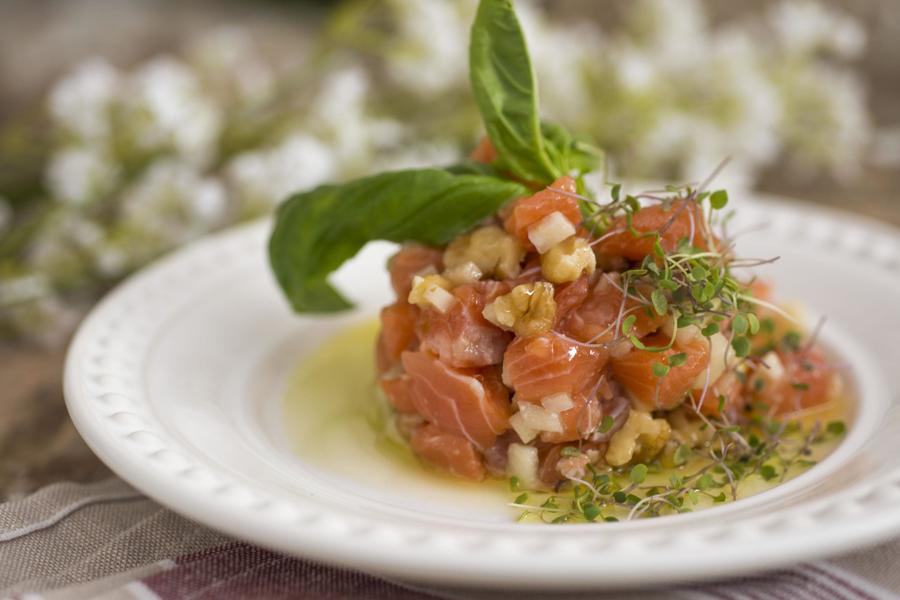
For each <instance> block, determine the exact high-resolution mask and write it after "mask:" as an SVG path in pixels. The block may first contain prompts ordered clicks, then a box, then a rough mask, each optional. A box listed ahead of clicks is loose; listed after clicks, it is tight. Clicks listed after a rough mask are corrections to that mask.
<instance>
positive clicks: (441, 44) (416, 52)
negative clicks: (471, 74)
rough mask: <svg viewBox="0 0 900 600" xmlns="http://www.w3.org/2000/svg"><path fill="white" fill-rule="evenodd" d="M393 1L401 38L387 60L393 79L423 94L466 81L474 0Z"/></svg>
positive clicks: (433, 92)
mask: <svg viewBox="0 0 900 600" xmlns="http://www.w3.org/2000/svg"><path fill="white" fill-rule="evenodd" d="M392 5H393V7H394V9H395V10H396V11H397V13H398V20H399V22H398V27H399V30H400V31H399V33H398V36H399V37H400V38H402V40H403V44H402V45H401V46H400V47H399V48H398V49H397V51H396V55H394V56H392V58H391V60H390V61H389V62H388V69H389V73H390V74H391V76H392V77H393V78H394V80H395V81H397V82H398V83H399V84H401V85H402V86H404V87H406V88H408V89H410V90H412V91H414V92H417V93H421V94H426V95H431V94H438V93H440V92H443V91H446V90H449V89H453V88H458V87H460V86H461V85H465V83H466V82H467V81H468V64H469V62H468V47H469V46H468V39H469V28H470V26H471V23H472V20H473V19H474V17H475V9H476V7H477V3H476V2H475V0H415V1H413V2H410V1H408V0H393V2H392Z"/></svg>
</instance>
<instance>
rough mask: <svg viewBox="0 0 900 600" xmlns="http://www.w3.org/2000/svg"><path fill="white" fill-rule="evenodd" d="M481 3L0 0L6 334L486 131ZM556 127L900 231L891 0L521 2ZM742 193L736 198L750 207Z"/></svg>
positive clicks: (456, 148)
mask: <svg viewBox="0 0 900 600" xmlns="http://www.w3.org/2000/svg"><path fill="white" fill-rule="evenodd" d="M475 5H476V0H347V1H344V2H299V1H288V0H281V1H269V2H249V1H246V2H237V1H230V2H228V1H220V2H214V1H211V0H201V1H195V2H190V3H187V2H181V3H179V2H175V1H174V0H173V1H165V0H118V1H115V2H111V1H104V0H56V1H53V0H31V1H28V2H6V3H3V4H0V335H2V336H4V337H8V338H17V339H27V340H32V341H38V342H45V343H50V344H54V343H57V342H59V341H61V340H64V339H65V338H66V336H67V335H68V334H69V333H70V332H71V329H72V327H73V325H74V324H75V323H76V322H77V320H78V319H79V318H80V317H81V315H82V314H83V313H84V311H85V310H86V309H87V308H88V307H89V306H90V305H91V304H92V303H93V302H94V301H96V299H97V297H98V296H99V295H100V294H102V293H103V292H104V291H105V290H106V289H108V287H109V286H111V285H112V284H114V283H115V282H116V281H118V280H120V279H121V278H122V277H123V276H125V275H127V274H128V273H130V272H132V271H133V270H135V269H137V268H139V267H141V266H142V265H144V264H146V263H147V262H148V261H150V260H152V259H154V258H155V257H157V256H159V255H160V254H162V253H164V252H166V251H168V250H170V249H172V248H174V247H177V246H179V245H181V244H183V243H186V242H188V241H190V240H191V239H194V238H196V237H198V236H200V235H203V234H205V233H207V232H210V231H215V230H217V229H220V228H222V227H225V226H228V225H231V224H234V223H237V222H241V221H245V220H247V219H252V218H255V217H258V216H261V215H264V214H267V213H269V212H270V211H271V210H272V208H273V207H274V206H275V205H276V204H277V202H278V201H280V200H281V199H283V198H284V197H285V196H286V195H288V194H290V193H291V192H293V191H296V190H300V189H304V188H308V187H310V186H314V185H317V184H319V183H321V182H323V181H327V180H333V179H346V178H349V177H354V176H357V175H361V174H365V173H368V172H372V171H376V170H381V169H386V168H400V167H409V166H418V165H430V164H436V163H437V164H441V163H450V162H452V161H453V160H455V159H457V158H458V157H459V156H461V155H463V154H465V153H466V152H467V150H468V149H469V148H471V147H472V145H473V144H474V143H475V141H476V140H477V139H478V137H479V136H480V134H481V132H480V129H479V123H478V118H477V114H476V112H475V107H474V104H473V102H472V100H471V98H470V95H469V91H468V79H467V59H466V57H467V38H468V27H469V24H470V22H471V19H472V15H473V14H474V9H475ZM517 7H518V9H519V11H520V15H521V17H522V19H523V22H524V24H525V27H526V30H527V32H528V36H529V43H530V46H531V50H532V54H533V55H534V61H535V63H536V68H537V70H538V76H539V81H540V84H541V94H542V100H541V102H542V107H543V109H544V111H545V112H546V113H547V114H546V116H548V117H551V118H553V119H556V120H559V121H561V122H563V123H565V124H566V125H568V126H569V127H570V128H571V129H573V130H576V131H580V132H585V133H587V134H589V135H591V136H593V137H594V138H595V140H596V142H597V143H598V145H600V146H601V147H603V148H604V149H605V150H606V151H607V152H608V154H609V157H610V160H609V161H608V162H609V169H610V172H609V177H611V178H613V179H616V180H630V179H654V180H660V179H665V180H676V181H690V180H694V179H696V178H698V177H701V176H702V175H704V174H706V173H708V172H709V171H711V170H712V168H713V167H714V166H715V165H716V164H717V163H719V162H720V161H721V160H722V159H723V158H724V157H726V156H730V157H732V162H731V164H730V165H729V169H728V171H727V172H726V173H725V175H724V178H723V180H724V183H725V184H728V185H730V186H732V188H736V189H739V188H746V189H755V190H761V191H765V192H774V193H783V194H789V195H794V196H797V197H800V198H802V199H805V200H808V201H819V202H824V203H826V204H835V205H840V206H842V207H844V208H849V209H851V210H857V211H860V212H864V213H867V214H871V215H876V216H879V217H882V218H888V219H891V220H894V221H898V222H900V210H898V208H897V207H896V206H895V204H894V201H895V200H896V195H897V189H898V188H897V186H898V184H900V175H898V173H900V167H898V165H900V91H898V86H900V73H898V72H897V71H898V70H897V64H896V57H897V56H898V55H900V41H898V40H900V5H898V4H897V3H896V2H894V1H893V0H868V1H863V2H850V1H846V2H841V1H839V0H836V1H833V2H815V1H813V0H773V1H765V2H754V3H742V2H738V1H737V0H730V1H725V0H719V1H715V2H713V1H709V2H705V3H704V2H701V1H700V0H636V1H633V2H621V1H619V2H615V1H612V0H609V1H606V0H600V1H589V0H556V1H553V2H550V1H546V2H539V1H537V0H517ZM733 194H734V193H733Z"/></svg>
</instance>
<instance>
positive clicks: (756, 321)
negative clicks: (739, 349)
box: [747, 313, 759, 335]
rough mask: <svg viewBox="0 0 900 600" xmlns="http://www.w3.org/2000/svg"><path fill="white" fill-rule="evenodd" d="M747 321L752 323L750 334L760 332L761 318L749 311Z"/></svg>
mask: <svg viewBox="0 0 900 600" xmlns="http://www.w3.org/2000/svg"><path fill="white" fill-rule="evenodd" d="M747 321H748V322H749V324H750V335H756V334H757V333H759V318H758V317H757V316H756V315H755V314H753V313H747Z"/></svg>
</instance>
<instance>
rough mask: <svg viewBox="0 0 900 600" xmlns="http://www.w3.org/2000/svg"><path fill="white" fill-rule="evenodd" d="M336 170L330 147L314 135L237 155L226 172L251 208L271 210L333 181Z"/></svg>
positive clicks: (291, 137)
mask: <svg viewBox="0 0 900 600" xmlns="http://www.w3.org/2000/svg"><path fill="white" fill-rule="evenodd" d="M337 167H338V164H337V161H336V160H335V156H334V153H333V151H332V150H331V148H329V147H328V146H327V145H325V144H324V143H323V142H322V141H320V140H319V139H317V138H316V137H314V136H312V135H308V134H303V133H297V134H294V135H292V136H290V137H288V138H287V139H286V140H285V141H284V142H282V143H281V144H280V145H278V146H276V147H274V148H271V149H268V150H261V151H256V152H246V153H244V154H241V155H238V156H236V157H235V158H234V159H232V161H231V162H230V164H229V165H228V166H227V168H226V172H227V177H228V180H229V181H230V182H231V184H232V185H233V186H234V187H235V188H237V191H238V195H239V196H240V197H241V198H244V199H245V200H246V201H247V202H248V203H249V204H251V206H252V205H261V206H263V207H272V206H274V205H275V204H277V203H278V202H280V201H281V200H283V199H284V198H286V197H287V196H289V195H290V194H291V193H293V192H297V191H301V190H306V189H308V188H311V187H313V186H316V185H318V184H320V183H323V182H325V181H328V180H330V179H331V178H332V177H334V176H335V174H336V172H337Z"/></svg>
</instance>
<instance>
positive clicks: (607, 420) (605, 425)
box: [597, 415, 616, 433]
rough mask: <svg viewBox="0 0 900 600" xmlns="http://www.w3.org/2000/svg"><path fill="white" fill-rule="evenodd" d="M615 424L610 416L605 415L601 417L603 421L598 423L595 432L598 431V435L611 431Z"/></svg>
mask: <svg viewBox="0 0 900 600" xmlns="http://www.w3.org/2000/svg"><path fill="white" fill-rule="evenodd" d="M615 423H616V422H615V420H614V419H613V418H612V417H611V416H609V415H606V416H604V417H603V420H602V421H600V426H599V427H598V428H597V431H599V432H600V433H606V432H607V431H609V430H610V429H612V426H613V425H615Z"/></svg>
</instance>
